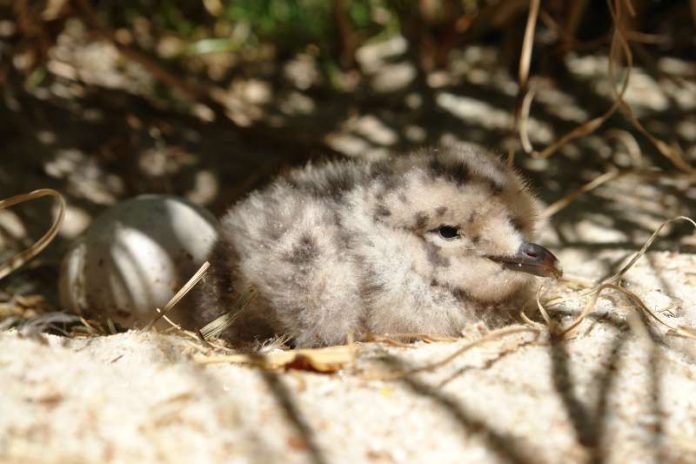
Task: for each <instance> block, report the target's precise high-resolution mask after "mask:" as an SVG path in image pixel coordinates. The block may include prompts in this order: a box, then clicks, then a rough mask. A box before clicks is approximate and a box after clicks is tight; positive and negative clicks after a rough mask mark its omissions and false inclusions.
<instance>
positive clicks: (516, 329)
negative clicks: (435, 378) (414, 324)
mask: <svg viewBox="0 0 696 464" xmlns="http://www.w3.org/2000/svg"><path fill="white" fill-rule="evenodd" d="M523 332H531V333H535V334H539V333H541V332H542V330H540V329H539V328H537V327H534V326H512V327H503V328H501V329H497V330H493V331H491V332H489V333H487V334H486V335H484V336H483V337H481V338H479V339H478V340H474V341H473V342H470V343H467V344H466V345H464V346H462V347H460V348H459V349H457V350H456V351H455V352H454V353H452V354H449V355H447V356H445V357H444V358H442V359H441V360H439V361H435V362H432V363H429V364H426V365H424V366H420V367H416V368H413V369H409V370H407V371H403V372H396V373H394V374H392V375H380V376H377V377H375V378H373V379H372V380H399V379H403V378H405V377H409V376H411V375H414V374H419V373H421V372H428V371H434V370H436V369H439V368H440V367H443V366H445V365H447V364H448V363H450V362H452V361H453V360H454V359H456V358H457V357H459V356H460V355H462V354H463V353H465V352H467V351H469V350H471V349H472V348H475V347H477V346H480V345H483V344H484V343H488V342H490V341H493V340H497V339H499V338H502V337H505V336H507V335H512V334H518V333H523Z"/></svg>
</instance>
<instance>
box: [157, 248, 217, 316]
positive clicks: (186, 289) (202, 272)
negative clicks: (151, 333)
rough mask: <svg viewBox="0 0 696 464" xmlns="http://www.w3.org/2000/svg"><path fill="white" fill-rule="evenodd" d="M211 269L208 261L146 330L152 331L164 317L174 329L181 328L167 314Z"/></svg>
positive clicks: (159, 311) (158, 310)
mask: <svg viewBox="0 0 696 464" xmlns="http://www.w3.org/2000/svg"><path fill="white" fill-rule="evenodd" d="M209 267H210V263H209V262H208V261H206V262H205V263H203V265H202V266H201V267H200V269H198V271H196V273H195V274H194V275H193V277H191V278H190V279H189V280H188V282H186V284H185V285H184V286H183V287H181V288H180V289H179V291H178V292H176V294H174V296H173V297H172V298H171V299H170V300H169V302H167V304H166V305H164V308H162V310H160V309H159V308H157V312H158V313H159V314H157V316H155V318H154V319H152V320H151V321H150V322H149V323H148V324H147V325H146V326H145V330H149V329H151V328H152V326H154V325H155V324H156V323H157V321H159V320H160V319H161V318H163V317H164V318H165V319H166V320H167V322H169V323H170V324H171V325H173V326H174V327H179V326H178V325H177V324H175V323H174V322H172V321H171V320H170V319H169V318H167V313H168V312H169V311H171V309H172V308H173V307H174V306H175V305H176V304H177V303H178V302H179V301H181V299H182V298H183V297H184V296H186V294H187V293H188V292H190V291H191V289H192V288H193V287H194V286H195V285H196V284H197V283H198V282H199V281H200V280H201V279H202V278H203V276H204V275H205V273H206V272H208V268H209Z"/></svg>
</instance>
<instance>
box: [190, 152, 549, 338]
mask: <svg viewBox="0 0 696 464" xmlns="http://www.w3.org/2000/svg"><path fill="white" fill-rule="evenodd" d="M537 208H538V207H537V205H536V201H535V199H534V197H533V196H532V195H531V194H530V193H529V191H528V189H527V188H526V186H525V184H524V182H523V181H522V180H521V179H520V178H519V177H518V175H517V174H516V173H515V172H514V171H513V170H511V169H510V168H508V167H507V166H506V165H504V164H503V163H502V162H501V161H500V160H498V159H497V158H495V157H493V156H490V155H488V154H485V153H482V152H481V151H480V150H478V149H476V148H473V147H471V146H468V145H448V146H442V147H439V148H434V149H428V150H422V151H420V152H417V153H413V154H410V155H406V156H400V157H395V158H393V159H389V160H384V161H375V162H367V161H357V160H352V161H339V162H328V163H325V164H320V165H317V166H314V165H309V166H307V167H305V168H302V169H298V170H295V171H292V172H290V173H289V174H288V175H286V176H284V177H281V178H279V179H277V180H276V181H274V182H273V183H271V184H270V185H269V186H267V187H266V188H264V189H262V190H260V191H257V192H254V193H252V194H251V195H250V196H248V197H247V198H246V199H244V200H242V201H241V202H239V203H238V204H236V205H235V206H233V207H232V208H231V209H230V210H229V211H228V212H227V213H226V214H225V215H224V217H223V218H222V228H221V233H220V239H219V241H218V243H217V244H216V246H215V247H214V248H213V250H212V252H211V255H210V262H211V269H210V271H209V273H208V275H207V276H206V278H205V279H204V281H203V282H202V285H201V288H200V290H199V291H198V292H199V300H198V305H197V312H196V314H195V322H197V323H198V324H204V323H208V322H210V321H212V320H214V319H216V318H217V317H219V316H220V315H222V314H225V313H228V312H230V311H233V312H234V311H237V312H238V314H233V319H234V322H232V323H231V325H230V326H229V327H228V328H227V329H226V330H225V332H224V333H223V334H222V335H223V337H225V338H228V339H231V340H233V341H234V340H247V341H248V340H252V339H254V338H256V339H257V340H260V339H263V338H265V337H271V336H274V335H275V336H277V335H282V336H286V337H288V338H289V339H291V340H292V341H293V342H294V344H295V345H297V346H321V345H331V344H339V343H344V342H345V341H346V340H347V339H348V338H350V337H354V338H358V339H359V338H361V337H364V336H366V335H368V334H403V333H407V334H431V335H451V336H456V335H458V334H460V333H461V331H462V329H463V328H464V327H465V326H466V325H468V324H471V323H474V322H478V321H483V322H485V323H486V324H487V325H489V326H491V327H492V326H499V325H501V324H505V323H508V322H510V321H512V320H513V318H514V313H513V310H515V311H516V310H518V309H519V308H520V307H521V305H522V303H523V302H524V300H523V298H526V297H527V296H528V294H529V289H530V288H531V286H532V285H533V283H534V277H533V276H544V277H545V276H551V277H559V276H560V269H559V266H558V262H557V260H556V258H555V257H554V256H553V254H551V252H549V251H548V250H547V249H545V248H543V247H541V246H540V245H537V244H535V243H533V239H534V231H535V226H536V218H537V216H538V209H537ZM249 292H252V293H253V295H254V296H253V298H251V300H250V301H249V302H248V304H246V305H245V306H244V308H243V309H241V310H240V309H239V308H237V309H235V305H237V302H238V300H239V298H240V297H241V296H243V295H244V294H248V293H249ZM199 327H200V325H199Z"/></svg>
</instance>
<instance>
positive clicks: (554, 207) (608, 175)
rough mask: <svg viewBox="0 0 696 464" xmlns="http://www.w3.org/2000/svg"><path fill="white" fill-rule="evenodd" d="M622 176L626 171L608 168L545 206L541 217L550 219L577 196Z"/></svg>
mask: <svg viewBox="0 0 696 464" xmlns="http://www.w3.org/2000/svg"><path fill="white" fill-rule="evenodd" d="M624 174H626V171H619V170H618V169H616V168H613V167H612V168H610V169H609V171H607V172H605V173H604V174H602V175H601V176H598V177H596V178H594V179H592V180H591V181H590V182H588V183H586V184H585V185H583V186H582V187H580V188H579V189H577V190H575V191H573V192H571V193H569V194H567V195H566V196H564V197H563V198H561V199H560V200H558V201H555V202H554V203H552V204H550V205H549V206H547V207H546V209H544V211H542V213H541V217H542V218H544V219H547V218H550V217H551V216H553V215H554V214H556V213H557V212H559V211H560V210H562V209H563V208H565V207H566V206H568V205H569V204H571V203H572V202H573V201H575V199H576V198H578V197H579V196H581V195H584V194H585V193H587V192H591V191H592V190H594V189H596V188H597V187H599V186H600V185H603V184H606V183H607V182H609V181H611V180H614V179H616V178H618V177H620V176H622V175H624Z"/></svg>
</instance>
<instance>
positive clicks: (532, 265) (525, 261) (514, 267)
mask: <svg viewBox="0 0 696 464" xmlns="http://www.w3.org/2000/svg"><path fill="white" fill-rule="evenodd" d="M488 259H490V260H492V261H495V262H498V263H501V264H503V266H504V267H505V268H507V269H510V270H511V271H521V272H526V273H529V274H534V275H537V276H540V277H554V278H556V279H559V278H560V277H561V276H562V275H563V271H562V270H561V267H560V263H559V262H558V259H557V258H556V257H555V256H554V255H553V253H551V252H550V251H549V250H547V249H546V248H544V247H543V246H541V245H537V244H536V243H530V242H522V244H521V245H520V247H519V249H518V250H517V253H515V254H514V255H512V256H488Z"/></svg>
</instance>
